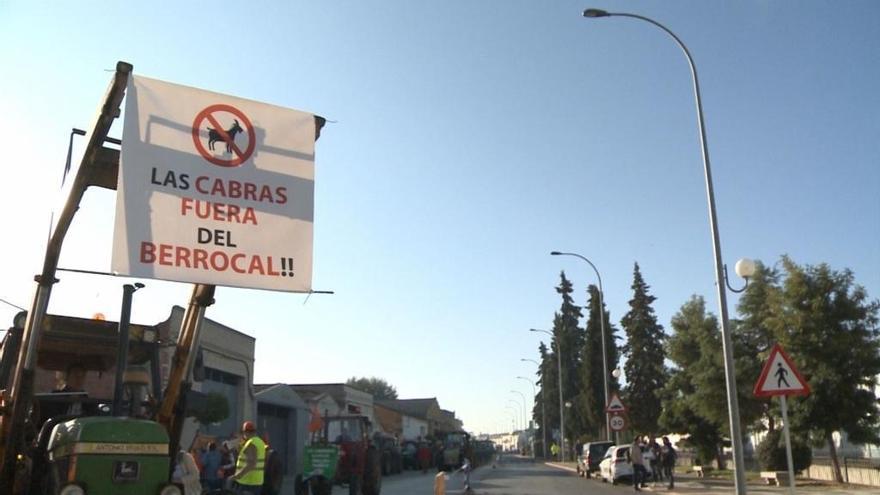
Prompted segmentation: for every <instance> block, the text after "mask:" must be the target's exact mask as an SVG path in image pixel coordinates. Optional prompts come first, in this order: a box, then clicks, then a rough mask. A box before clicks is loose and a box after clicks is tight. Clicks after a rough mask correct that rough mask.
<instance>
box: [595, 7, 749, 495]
mask: <svg viewBox="0 0 880 495" xmlns="http://www.w3.org/2000/svg"><path fill="white" fill-rule="evenodd" d="M611 16H615V17H630V18H633V19H638V20H641V21H645V22H647V23H649V24H653V25H654V26H656V27H658V28H660V29H661V30H663V32H665V33H666V34H668V35H669V36H670V37H672V39H673V40H675V42H676V43H677V44H678V46H679V47H680V48H681V50H682V51H683V52H684V55H685V57H686V58H687V61H688V65H690V68H691V76H692V78H693V83H694V99H695V101H696V106H697V124H698V127H699V129H700V147H701V148H702V154H703V172H704V175H705V178H706V198H707V200H708V203H709V225H710V227H711V230H712V251H713V254H714V257H715V287H716V288H717V292H718V307H719V312H720V313H721V342H722V347H723V350H724V377H725V379H726V382H727V410H728V413H729V416H730V436H731V443H732V447H733V459H734V461H733V462H734V466H733V467H734V474H735V476H734V484H735V487H736V493H737V495H744V494H745V493H746V479H745V470H744V467H745V466H744V463H743V452H742V437H741V434H740V425H739V403H738V402H737V397H736V372H735V369H734V361H733V345H732V343H731V338H730V322H729V321H728V316H727V294H726V293H725V291H724V286H723V285H722V280H724V281H725V282H724V283H726V281H727V278H726V277H725V276H724V268H723V267H724V265H723V264H722V262H721V238H720V236H719V235H718V219H717V215H716V213H715V192H714V190H713V188H712V170H711V168H710V166H709V145H708V144H707V142H706V125H705V123H704V122H703V103H702V99H701V97H700V83H699V80H698V78H697V68H696V66H695V65H694V59H693V58H692V57H691V54H690V52H689V51H688V49H687V47H686V46H685V45H684V43H682V41H681V40H680V39H678V36H676V35H675V33H673V32H672V31H670V30H669V29H668V28H667V27H666V26H664V25H662V24H660V23H659V22H657V21H655V20H653V19H649V18H647V17H644V16H640V15H636V14H626V13H610V12H606V11H604V10H600V9H587V10H585V11H584V17H587V18H597V17H611Z"/></svg>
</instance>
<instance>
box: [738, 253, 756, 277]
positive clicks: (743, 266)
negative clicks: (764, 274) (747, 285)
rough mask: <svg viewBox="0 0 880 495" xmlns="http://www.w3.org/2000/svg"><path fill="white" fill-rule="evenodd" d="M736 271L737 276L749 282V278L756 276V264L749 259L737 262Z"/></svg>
mask: <svg viewBox="0 0 880 495" xmlns="http://www.w3.org/2000/svg"><path fill="white" fill-rule="evenodd" d="M734 270H736V274H737V275H739V276H740V277H742V278H744V279H747V280H748V278H749V277H751V276H752V275H754V274H755V262H754V261H752V260H750V259H748V258H743V259H741V260H739V261H737V262H736V266H735V267H734Z"/></svg>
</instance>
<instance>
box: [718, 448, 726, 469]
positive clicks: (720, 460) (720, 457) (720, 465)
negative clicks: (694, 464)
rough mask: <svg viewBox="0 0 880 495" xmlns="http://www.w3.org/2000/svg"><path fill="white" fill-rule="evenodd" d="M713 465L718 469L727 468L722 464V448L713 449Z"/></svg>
mask: <svg viewBox="0 0 880 495" xmlns="http://www.w3.org/2000/svg"><path fill="white" fill-rule="evenodd" d="M715 463H716V464H718V469H725V468H726V467H727V466H726V465H725V462H724V447H718V448H716V449H715Z"/></svg>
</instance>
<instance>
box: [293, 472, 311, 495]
mask: <svg viewBox="0 0 880 495" xmlns="http://www.w3.org/2000/svg"><path fill="white" fill-rule="evenodd" d="M293 495H309V483H308V482H307V481H303V476H302V475H301V474H298V475H296V478H294V479H293Z"/></svg>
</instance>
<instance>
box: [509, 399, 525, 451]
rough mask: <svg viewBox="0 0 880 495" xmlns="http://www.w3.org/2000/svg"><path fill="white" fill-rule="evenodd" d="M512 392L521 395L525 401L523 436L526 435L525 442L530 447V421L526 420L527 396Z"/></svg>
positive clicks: (523, 407) (523, 405)
mask: <svg viewBox="0 0 880 495" xmlns="http://www.w3.org/2000/svg"><path fill="white" fill-rule="evenodd" d="M510 392H511V393H514V394H519V396H520V397H522V400H523V402H522V414H523V435H525V442H526V445H528V444H529V443H528V441H529V421H528V419H526V395H525V394H524V393H522V392H520V391H519V390H511V391H510Z"/></svg>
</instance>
